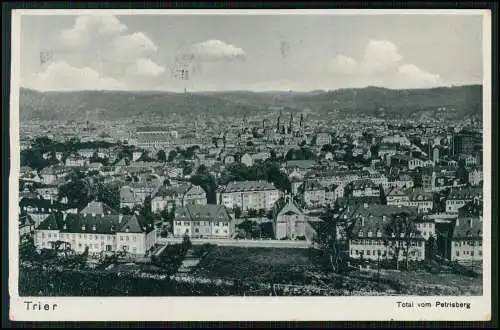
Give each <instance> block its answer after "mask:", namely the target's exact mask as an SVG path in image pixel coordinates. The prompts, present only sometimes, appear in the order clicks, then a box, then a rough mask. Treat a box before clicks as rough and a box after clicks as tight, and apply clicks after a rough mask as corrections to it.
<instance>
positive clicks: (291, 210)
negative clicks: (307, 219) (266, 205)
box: [278, 198, 303, 216]
mask: <svg viewBox="0 0 500 330" xmlns="http://www.w3.org/2000/svg"><path fill="white" fill-rule="evenodd" d="M282 214H303V212H302V211H301V210H300V208H299V207H298V206H297V205H296V204H295V203H294V202H293V199H291V198H290V199H289V200H288V202H287V203H286V204H285V205H283V207H282V208H281V210H280V211H279V212H278V216H279V215H282Z"/></svg>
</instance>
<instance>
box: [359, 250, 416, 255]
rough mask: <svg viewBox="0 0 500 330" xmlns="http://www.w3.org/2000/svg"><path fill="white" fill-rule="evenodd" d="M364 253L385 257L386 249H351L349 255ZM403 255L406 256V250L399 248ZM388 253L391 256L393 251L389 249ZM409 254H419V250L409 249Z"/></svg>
mask: <svg viewBox="0 0 500 330" xmlns="http://www.w3.org/2000/svg"><path fill="white" fill-rule="evenodd" d="M353 252H354V255H357V256H358V255H366V256H377V255H378V256H382V257H385V256H386V255H387V251H384V250H351V255H353ZM400 253H401V254H402V255H403V256H406V251H404V250H401V252H400ZM389 255H390V256H392V255H394V252H393V251H392V250H389ZM410 255H412V256H414V255H417V256H421V253H420V251H410Z"/></svg>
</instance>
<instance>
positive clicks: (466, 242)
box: [454, 241, 483, 247]
mask: <svg viewBox="0 0 500 330" xmlns="http://www.w3.org/2000/svg"><path fill="white" fill-rule="evenodd" d="M454 245H455V246H456V247H459V246H462V245H463V246H482V245H483V242H482V241H463V242H461V241H458V242H455V244H454Z"/></svg>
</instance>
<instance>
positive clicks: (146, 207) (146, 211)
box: [141, 195, 151, 217]
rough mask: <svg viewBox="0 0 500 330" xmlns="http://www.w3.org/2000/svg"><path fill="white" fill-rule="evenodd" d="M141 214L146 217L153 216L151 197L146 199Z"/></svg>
mask: <svg viewBox="0 0 500 330" xmlns="http://www.w3.org/2000/svg"><path fill="white" fill-rule="evenodd" d="M141 214H142V215H143V216H145V217H149V216H151V195H148V196H146V198H144V207H143V208H142V210H141Z"/></svg>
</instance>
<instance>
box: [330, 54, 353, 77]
mask: <svg viewBox="0 0 500 330" xmlns="http://www.w3.org/2000/svg"><path fill="white" fill-rule="evenodd" d="M330 69H331V70H332V71H333V72H340V73H345V74H351V73H354V72H355V71H356V69H357V63H356V61H355V60H354V59H353V58H351V57H348V56H344V55H337V56H336V57H335V58H334V59H333V60H332V61H331V62H330Z"/></svg>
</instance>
